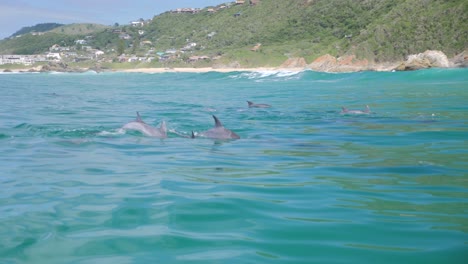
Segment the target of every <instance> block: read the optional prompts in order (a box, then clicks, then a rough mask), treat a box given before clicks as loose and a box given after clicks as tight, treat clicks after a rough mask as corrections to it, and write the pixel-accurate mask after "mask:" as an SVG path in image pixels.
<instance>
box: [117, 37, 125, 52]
mask: <svg viewBox="0 0 468 264" xmlns="http://www.w3.org/2000/svg"><path fill="white" fill-rule="evenodd" d="M124 51H125V42H124V41H123V39H121V40H119V45H118V46H117V54H119V55H122V54H123V53H124Z"/></svg>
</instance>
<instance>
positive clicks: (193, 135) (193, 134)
mask: <svg viewBox="0 0 468 264" xmlns="http://www.w3.org/2000/svg"><path fill="white" fill-rule="evenodd" d="M190 138H195V133H193V130H192V135H191V136H190Z"/></svg>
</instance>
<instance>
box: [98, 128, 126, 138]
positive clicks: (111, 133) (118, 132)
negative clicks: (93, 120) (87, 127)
mask: <svg viewBox="0 0 468 264" xmlns="http://www.w3.org/2000/svg"><path fill="white" fill-rule="evenodd" d="M123 134H125V129H122V128H119V129H116V130H114V131H101V132H99V133H98V136H115V135H123Z"/></svg>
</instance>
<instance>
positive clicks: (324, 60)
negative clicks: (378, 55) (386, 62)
mask: <svg viewBox="0 0 468 264" xmlns="http://www.w3.org/2000/svg"><path fill="white" fill-rule="evenodd" d="M308 67H309V68H310V69H312V70H314V71H321V72H357V71H364V70H368V69H369V62H368V61H367V60H366V59H364V60H358V59H357V58H356V56H355V55H345V56H342V57H339V58H335V57H333V56H331V55H330V54H326V55H323V56H320V57H318V58H317V59H316V60H314V61H313V62H312V63H311V64H309V66H308Z"/></svg>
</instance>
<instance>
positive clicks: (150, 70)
mask: <svg viewBox="0 0 468 264" xmlns="http://www.w3.org/2000/svg"><path fill="white" fill-rule="evenodd" d="M304 70H305V68H274V67H271V68H268V67H260V68H211V67H206V68H135V69H124V70H117V71H118V72H141V73H165V72H187V73H205V72H243V71H246V72H261V71H288V72H300V71H304Z"/></svg>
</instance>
